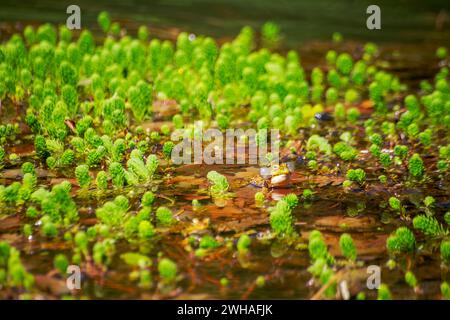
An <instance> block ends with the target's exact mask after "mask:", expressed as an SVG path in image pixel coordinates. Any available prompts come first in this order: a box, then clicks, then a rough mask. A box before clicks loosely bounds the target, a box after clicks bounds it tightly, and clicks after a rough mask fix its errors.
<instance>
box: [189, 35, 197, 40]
mask: <svg viewBox="0 0 450 320" xmlns="http://www.w3.org/2000/svg"><path fill="white" fill-rule="evenodd" d="M195 38H197V37H196V36H195V34H193V33H191V34H190V35H189V40H190V41H194V40H195Z"/></svg>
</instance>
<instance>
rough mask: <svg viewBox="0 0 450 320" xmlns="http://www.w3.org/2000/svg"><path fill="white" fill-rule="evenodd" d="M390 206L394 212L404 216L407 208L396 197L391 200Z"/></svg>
mask: <svg viewBox="0 0 450 320" xmlns="http://www.w3.org/2000/svg"><path fill="white" fill-rule="evenodd" d="M389 206H390V207H391V209H392V210H394V211H395V212H397V213H399V214H403V213H404V212H405V208H404V207H403V205H402V202H401V201H400V200H399V199H398V198H396V197H390V198H389Z"/></svg>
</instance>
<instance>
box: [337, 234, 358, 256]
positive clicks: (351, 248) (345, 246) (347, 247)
mask: <svg viewBox="0 0 450 320" xmlns="http://www.w3.org/2000/svg"><path fill="white" fill-rule="evenodd" d="M339 247H340V248H341V252H342V255H343V256H344V257H345V258H347V259H348V260H350V261H355V260H356V247H355V243H354V242H353V239H352V237H351V236H350V235H349V234H348V233H344V234H342V235H341V237H340V238H339Z"/></svg>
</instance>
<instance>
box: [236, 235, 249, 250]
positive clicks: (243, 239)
mask: <svg viewBox="0 0 450 320" xmlns="http://www.w3.org/2000/svg"><path fill="white" fill-rule="evenodd" d="M251 243H252V239H251V238H250V237H249V236H248V234H245V233H244V234H243V235H241V236H240V237H239V240H238V242H237V245H236V247H237V249H238V252H239V253H246V252H248V248H249V247H250V244H251Z"/></svg>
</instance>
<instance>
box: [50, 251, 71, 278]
mask: <svg viewBox="0 0 450 320" xmlns="http://www.w3.org/2000/svg"><path fill="white" fill-rule="evenodd" d="M53 266H54V267H55V269H57V270H58V271H59V272H60V273H61V274H62V275H65V274H66V273H67V267H69V260H68V259H67V257H66V256H65V255H64V254H58V255H56V256H55V258H54V259H53Z"/></svg>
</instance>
